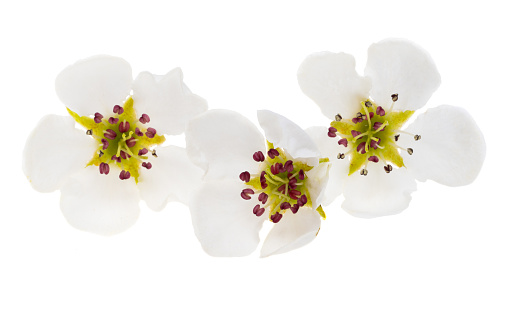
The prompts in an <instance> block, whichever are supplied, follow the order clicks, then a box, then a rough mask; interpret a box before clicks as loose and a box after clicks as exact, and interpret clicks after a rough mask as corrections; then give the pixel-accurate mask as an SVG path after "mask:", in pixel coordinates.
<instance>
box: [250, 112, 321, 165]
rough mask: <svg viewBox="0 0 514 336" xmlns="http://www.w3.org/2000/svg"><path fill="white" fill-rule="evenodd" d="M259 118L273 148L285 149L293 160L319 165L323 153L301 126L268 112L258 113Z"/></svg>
mask: <svg viewBox="0 0 514 336" xmlns="http://www.w3.org/2000/svg"><path fill="white" fill-rule="evenodd" d="M257 118H258V119H259V124H260V125H261V127H262V129H263V130H264V135H265V136H266V140H268V141H269V142H271V143H273V146H275V147H280V148H283V149H285V150H286V151H287V152H288V153H289V154H290V155H291V156H292V157H293V158H295V159H303V161H304V162H305V163H307V164H308V165H310V166H315V165H317V164H318V159H319V157H320V155H321V153H320V151H319V149H318V148H317V147H316V144H315V143H314V141H312V139H311V137H310V136H309V135H308V134H307V133H305V131H304V130H303V129H302V128H301V127H300V126H298V125H297V124H295V123H294V122H292V121H291V120H289V119H287V118H286V117H284V116H281V115H280V114H277V113H275V112H271V111H266V110H261V111H257Z"/></svg>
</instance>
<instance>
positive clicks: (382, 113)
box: [377, 106, 385, 117]
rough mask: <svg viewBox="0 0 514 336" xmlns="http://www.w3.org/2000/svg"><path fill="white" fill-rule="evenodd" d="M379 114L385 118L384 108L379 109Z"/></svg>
mask: <svg viewBox="0 0 514 336" xmlns="http://www.w3.org/2000/svg"><path fill="white" fill-rule="evenodd" d="M377 114H378V115H379V116H381V117H383V116H385V110H384V109H383V108H382V106H379V107H377Z"/></svg>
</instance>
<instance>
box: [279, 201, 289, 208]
mask: <svg viewBox="0 0 514 336" xmlns="http://www.w3.org/2000/svg"><path fill="white" fill-rule="evenodd" d="M289 208H291V203H289V202H284V203H282V204H280V209H282V210H287V209H289Z"/></svg>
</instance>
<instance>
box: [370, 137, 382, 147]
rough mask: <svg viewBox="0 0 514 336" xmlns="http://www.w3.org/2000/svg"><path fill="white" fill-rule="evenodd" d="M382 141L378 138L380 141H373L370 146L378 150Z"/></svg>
mask: <svg viewBox="0 0 514 336" xmlns="http://www.w3.org/2000/svg"><path fill="white" fill-rule="evenodd" d="M380 141H382V139H380V138H378V141H375V140H373V139H372V140H371V141H370V143H369V145H370V146H371V147H372V148H373V149H377V148H378V145H379V144H380Z"/></svg>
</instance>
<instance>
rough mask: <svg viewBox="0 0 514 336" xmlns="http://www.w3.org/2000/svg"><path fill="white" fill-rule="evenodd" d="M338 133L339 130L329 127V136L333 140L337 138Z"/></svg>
mask: <svg viewBox="0 0 514 336" xmlns="http://www.w3.org/2000/svg"><path fill="white" fill-rule="evenodd" d="M336 132H337V128H335V127H332V126H331V127H329V128H328V133H327V134H328V136H329V137H331V138H335V137H336Z"/></svg>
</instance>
